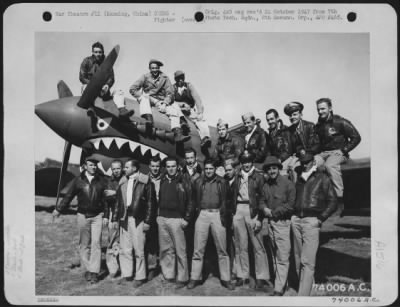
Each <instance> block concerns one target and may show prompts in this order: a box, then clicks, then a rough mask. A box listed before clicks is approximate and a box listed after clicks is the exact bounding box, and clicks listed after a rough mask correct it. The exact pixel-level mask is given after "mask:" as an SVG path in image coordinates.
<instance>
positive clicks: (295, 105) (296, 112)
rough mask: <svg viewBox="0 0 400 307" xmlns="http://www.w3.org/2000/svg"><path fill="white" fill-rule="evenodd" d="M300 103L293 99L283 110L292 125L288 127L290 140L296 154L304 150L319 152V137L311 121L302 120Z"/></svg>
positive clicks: (299, 154)
mask: <svg viewBox="0 0 400 307" xmlns="http://www.w3.org/2000/svg"><path fill="white" fill-rule="evenodd" d="M303 109H304V106H303V104H302V103H300V102H297V101H294V102H290V103H288V104H287V105H286V106H285V107H284V109H283V111H284V112H285V114H286V115H287V116H288V117H289V120H290V122H291V123H292V125H291V126H290V127H289V131H290V134H291V142H292V144H293V147H294V150H295V152H296V154H297V156H301V155H304V154H305V153H306V152H310V153H312V154H316V153H318V152H319V139H318V135H317V134H316V132H315V126H314V124H313V123H311V122H309V121H306V120H303V113H302V112H303Z"/></svg>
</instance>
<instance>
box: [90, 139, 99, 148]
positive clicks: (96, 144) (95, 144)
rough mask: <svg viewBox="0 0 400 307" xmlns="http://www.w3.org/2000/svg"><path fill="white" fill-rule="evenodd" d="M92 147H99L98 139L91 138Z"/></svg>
mask: <svg viewBox="0 0 400 307" xmlns="http://www.w3.org/2000/svg"><path fill="white" fill-rule="evenodd" d="M91 142H92V144H93V146H94V148H96V149H99V146H100V139H95V140H91Z"/></svg>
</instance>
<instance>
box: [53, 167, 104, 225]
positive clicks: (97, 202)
mask: <svg viewBox="0 0 400 307" xmlns="http://www.w3.org/2000/svg"><path fill="white" fill-rule="evenodd" d="M85 173H86V172H85V171H84V172H82V173H81V174H80V175H79V176H78V177H75V179H74V180H73V182H72V184H71V185H70V187H69V189H68V191H67V194H66V195H65V196H64V198H63V200H62V201H61V202H60V203H59V204H58V206H57V211H59V212H61V211H63V210H64V209H65V208H66V207H67V205H68V204H69V203H70V202H71V201H72V199H73V198H74V197H75V196H77V197H78V213H81V214H84V215H85V216H86V217H87V218H89V217H94V216H96V215H98V214H100V213H102V212H103V213H105V211H106V209H107V206H106V205H105V196H104V190H106V189H107V188H108V182H107V179H106V178H105V177H104V176H102V175H100V174H97V173H96V174H95V175H94V177H93V179H92V181H91V182H89V180H88V179H87V177H86V174H85Z"/></svg>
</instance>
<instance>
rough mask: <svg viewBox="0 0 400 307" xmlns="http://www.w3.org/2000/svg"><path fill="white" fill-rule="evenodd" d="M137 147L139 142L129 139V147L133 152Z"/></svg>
mask: <svg viewBox="0 0 400 307" xmlns="http://www.w3.org/2000/svg"><path fill="white" fill-rule="evenodd" d="M136 147H138V145H137V143H135V142H131V141H129V148H130V149H131V151H132V152H134V151H135V149H136Z"/></svg>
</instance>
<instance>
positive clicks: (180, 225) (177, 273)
mask: <svg viewBox="0 0 400 307" xmlns="http://www.w3.org/2000/svg"><path fill="white" fill-rule="evenodd" d="M165 164H166V171H167V172H166V174H165V176H163V177H162V179H161V183H160V193H159V213H158V217H157V224H158V237H159V245H160V265H161V271H162V273H163V276H164V278H165V280H166V281H168V282H174V281H176V289H180V288H183V287H185V285H186V284H187V282H188V280H189V270H188V260H187V251H186V239H185V228H186V227H187V226H188V224H189V222H190V220H191V218H192V214H193V199H192V187H191V183H190V181H189V180H187V179H185V177H183V176H182V175H180V174H178V162H177V161H176V159H174V158H167V159H166V162H165Z"/></svg>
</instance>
